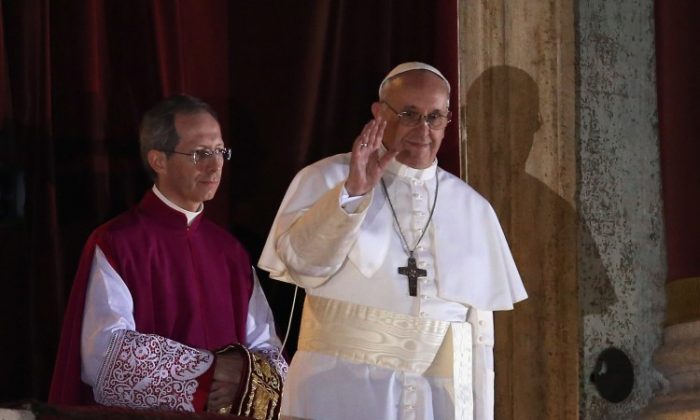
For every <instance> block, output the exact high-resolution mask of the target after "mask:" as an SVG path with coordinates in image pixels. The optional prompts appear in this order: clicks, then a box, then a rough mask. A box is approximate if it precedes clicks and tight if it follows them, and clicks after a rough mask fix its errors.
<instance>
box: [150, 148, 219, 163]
mask: <svg viewBox="0 0 700 420" xmlns="http://www.w3.org/2000/svg"><path fill="white" fill-rule="evenodd" d="M161 152H165V153H176V154H178V155H185V156H190V157H191V158H192V163H194V164H195V165H196V164H198V163H199V162H202V161H207V160H209V159H211V158H214V157H217V158H219V157H220V158H222V159H223V160H224V161H227V160H231V148H230V147H220V148H218V149H213V150H211V149H200V150H195V151H194V152H190V153H184V152H177V151H175V150H161Z"/></svg>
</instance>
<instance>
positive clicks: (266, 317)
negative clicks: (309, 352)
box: [245, 267, 288, 378]
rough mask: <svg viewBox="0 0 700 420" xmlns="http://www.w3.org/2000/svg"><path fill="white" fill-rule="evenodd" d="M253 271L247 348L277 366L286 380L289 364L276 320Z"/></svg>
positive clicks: (247, 327)
mask: <svg viewBox="0 0 700 420" xmlns="http://www.w3.org/2000/svg"><path fill="white" fill-rule="evenodd" d="M251 270H252V271H253V293H252V294H251V296H250V302H249V303H248V319H247V321H246V343H245V345H246V347H248V349H250V350H251V351H254V352H256V353H259V354H261V355H262V356H264V357H265V358H266V359H267V360H268V361H269V362H270V364H272V365H273V366H275V368H276V369H277V372H279V374H280V375H281V376H282V377H283V378H285V377H286V376H287V369H288V366H287V362H286V361H285V360H284V357H282V354H281V351H282V348H281V347H282V342H281V341H280V339H279V337H278V336H277V332H276V331H275V320H274V318H273V316H272V310H271V309H270V305H269V304H268V303H267V298H265V293H264V292H263V290H262V287H261V286H260V281H259V280H258V275H257V273H256V272H255V269H254V268H253V267H251Z"/></svg>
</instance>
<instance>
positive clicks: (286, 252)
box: [259, 62, 527, 420]
mask: <svg viewBox="0 0 700 420" xmlns="http://www.w3.org/2000/svg"><path fill="white" fill-rule="evenodd" d="M449 96H450V85H449V82H448V81H447V79H445V77H444V76H443V75H442V74H441V73H440V72H439V71H438V70H437V69H436V68H434V67H432V66H430V65H427V64H424V63H418V62H410V63H403V64H401V65H399V66H397V67H396V68H394V69H393V70H392V71H391V72H390V73H389V74H388V75H387V76H386V77H385V78H384V80H383V81H382V83H381V84H380V87H379V101H378V102H375V103H373V104H372V115H373V116H374V119H373V120H372V121H370V122H369V123H367V125H365V127H364V129H363V130H362V133H361V134H360V135H359V136H358V137H357V139H356V141H355V142H354V144H353V147H352V151H351V152H350V153H347V154H341V155H336V156H331V157H329V158H326V159H323V160H321V161H319V162H316V163H314V164H312V165H310V166H308V167H306V168H304V169H303V170H302V171H301V172H299V174H297V176H296V177H295V179H294V180H293V181H292V184H291V185H290V187H289V189H288V191H287V194H286V196H285V197H284V200H283V201H282V204H281V206H280V209H279V212H278V213H277V217H276V219H275V222H274V224H273V226H272V230H271V232H270V235H269V237H268V239H267V243H266V245H265V249H264V250H263V254H262V256H261V258H260V261H259V266H260V267H261V268H262V269H264V270H267V271H269V272H270V276H271V277H272V278H275V279H279V280H282V281H286V282H289V283H294V284H297V285H299V286H300V287H303V288H304V289H305V290H306V295H307V297H306V301H305V303H304V311H303V316H302V320H301V330H300V334H299V343H298V351H297V353H296V354H295V356H294V358H293V360H292V363H291V365H290V368H289V373H288V376H287V381H286V383H285V390H284V395H283V398H282V414H283V415H287V416H293V417H299V418H309V419H460V420H461V419H479V420H482V419H492V418H493V404H494V403H493V394H494V371H493V345H494V334H493V316H492V311H495V310H509V309H512V308H513V304H514V303H515V302H518V301H520V300H523V299H525V298H526V297H527V294H526V293H525V289H524V287H523V284H522V281H521V279H520V276H519V274H518V271H517V269H516V267H515V264H514V262H513V258H512V256H511V254H510V250H509V248H508V244H507V242H506V239H505V237H504V235H503V232H502V230H501V228H500V225H499V223H498V220H497V218H496V215H495V213H494V211H493V209H492V208H491V206H490V205H489V203H488V202H487V201H486V200H485V199H484V198H483V197H481V196H480V195H479V194H478V193H477V192H475V191H474V190H473V189H472V188H471V187H469V186H468V185H467V184H465V183H464V182H463V181H461V180H460V179H459V178H457V177H455V176H453V175H451V174H449V173H447V172H446V171H444V170H442V169H440V168H439V167H438V166H437V160H436V154H437V151H438V149H439V148H440V144H441V142H442V139H443V137H444V135H445V127H446V126H447V124H448V123H449V122H450V118H451V113H450V111H449V110H448V107H449Z"/></svg>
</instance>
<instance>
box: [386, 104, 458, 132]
mask: <svg viewBox="0 0 700 420" xmlns="http://www.w3.org/2000/svg"><path fill="white" fill-rule="evenodd" d="M382 103H383V104H384V105H386V106H387V108H389V109H390V110H391V112H393V113H394V114H396V116H397V117H398V118H399V124H401V125H404V126H406V127H415V126H417V125H418V124H421V123H422V122H423V120H425V122H426V123H427V124H428V127H430V128H431V129H433V130H440V129H443V128H445V127H446V126H447V124H449V122H450V121H452V112H451V111H447V114H441V113H439V112H437V111H435V112H431V113H430V114H428V115H423V114H421V113H419V112H415V111H402V112H399V111H397V110H395V109H394V107H392V106H391V105H389V104H388V103H387V102H386V101H382Z"/></svg>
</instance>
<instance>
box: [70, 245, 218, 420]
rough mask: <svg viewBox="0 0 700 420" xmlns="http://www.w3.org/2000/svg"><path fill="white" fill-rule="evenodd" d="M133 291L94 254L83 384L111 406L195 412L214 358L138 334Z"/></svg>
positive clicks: (83, 340)
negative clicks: (200, 379) (200, 387)
mask: <svg viewBox="0 0 700 420" xmlns="http://www.w3.org/2000/svg"><path fill="white" fill-rule="evenodd" d="M133 309H134V302H133V299H132V297H131V293H130V292H129V288H128V287H127V286H126V284H125V283H124V280H123V279H122V278H121V276H120V275H119V274H118V273H117V272H116V271H115V270H114V268H113V267H112V266H111V265H110V264H109V262H108V261H107V258H106V257H105V255H104V253H103V252H102V250H101V249H100V248H99V247H96V249H95V256H94V258H93V261H92V267H91V270H90V276H89V279H88V286H87V291H86V297H85V309H84V314H83V327H82V333H81V342H80V350H81V363H82V368H81V379H82V380H83V382H85V383H86V384H88V385H90V386H91V387H92V388H93V393H94V396H95V401H96V402H98V403H100V404H103V405H109V406H120V407H130V408H165V409H170V410H184V411H194V409H195V408H194V406H193V405H192V400H193V398H194V397H193V396H194V393H195V392H196V390H197V387H198V385H199V383H198V380H197V378H198V377H199V376H201V375H202V374H204V373H205V372H206V371H207V370H208V369H209V368H210V367H211V365H212V364H213V362H214V355H213V354H212V353H211V352H209V351H206V350H202V349H196V348H192V347H189V346H186V345H184V344H182V343H178V342H176V341H173V340H169V339H167V338H165V337H161V336H158V335H153V334H141V333H139V332H137V331H136V325H135V320H134V315H133Z"/></svg>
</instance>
